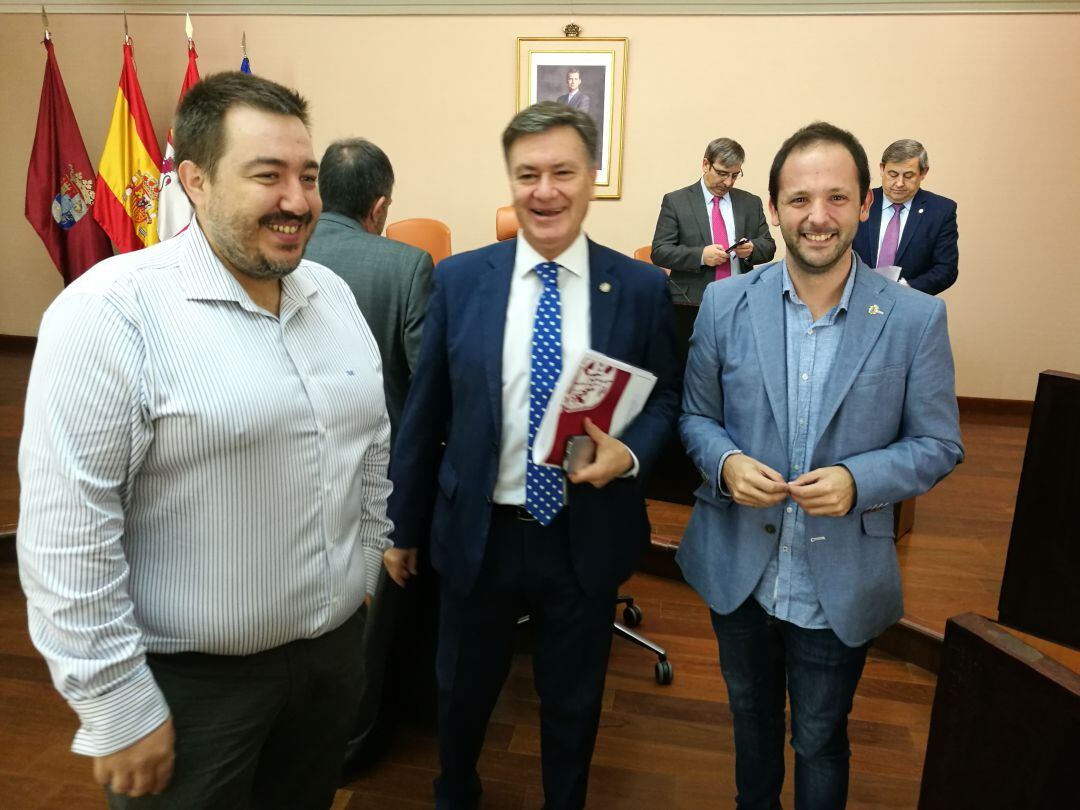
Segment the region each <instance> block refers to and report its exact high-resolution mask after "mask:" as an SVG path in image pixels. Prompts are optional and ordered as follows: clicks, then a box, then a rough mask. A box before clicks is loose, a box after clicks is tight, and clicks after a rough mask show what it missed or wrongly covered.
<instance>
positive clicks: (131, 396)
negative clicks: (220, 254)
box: [18, 222, 391, 755]
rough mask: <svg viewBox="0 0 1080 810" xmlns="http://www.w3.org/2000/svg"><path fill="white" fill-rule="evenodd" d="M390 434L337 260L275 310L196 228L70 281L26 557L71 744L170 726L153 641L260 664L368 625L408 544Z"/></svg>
mask: <svg viewBox="0 0 1080 810" xmlns="http://www.w3.org/2000/svg"><path fill="white" fill-rule="evenodd" d="M389 437H390V423H389V420H388V418H387V414H386V406H385V402H384V398H383V387H382V379H381V363H380V360H379V350H378V347H377V345H376V343H375V340H374V338H373V337H372V335H371V332H370V330H369V329H368V327H367V324H366V323H365V322H364V320H363V317H362V316H361V315H360V311H359V310H358V309H357V306H356V301H355V299H354V298H353V295H352V293H351V292H350V291H349V288H348V287H347V286H346V285H345V283H344V282H343V281H341V279H339V278H338V277H337V276H336V275H334V274H333V273H332V272H330V271H329V270H327V269H326V268H325V267H323V266H321V265H318V264H314V263H312V262H307V261H304V262H301V264H300V266H299V267H298V268H297V269H296V270H295V271H294V272H293V273H292V274H291V275H289V276H287V277H286V278H285V279H283V280H282V282H281V311H280V315H279V316H274V315H271V314H270V313H268V312H266V311H265V310H263V309H261V308H260V307H258V306H256V305H255V304H254V303H253V302H252V301H251V299H250V298H249V297H248V295H247V294H246V293H245V292H244V290H243V288H242V287H241V286H240V285H239V283H238V282H237V281H236V279H235V278H233V276H232V275H231V274H230V273H229V272H228V270H226V269H225V267H224V266H223V265H222V264H221V262H220V261H219V260H218V259H217V257H216V256H215V255H214V253H213V252H212V251H211V249H210V246H209V244H208V243H207V241H206V238H205V236H204V235H203V233H202V231H201V230H200V228H199V226H198V223H197V222H193V223H192V225H191V227H190V228H188V230H187V231H185V232H184V233H183V234H181V235H179V236H177V237H176V238H174V239H171V240H169V241H167V242H162V243H160V244H158V245H155V246H154V247H151V248H148V249H145V250H140V251H137V252H134V253H127V254H124V255H120V256H115V257H113V258H111V259H109V260H107V261H105V262H103V263H101V264H100V265H98V266H97V267H95V268H94V269H92V270H91V271H90V272H88V273H86V274H85V275H83V276H82V277H81V278H79V279H78V280H77V281H76V282H75V283H74V284H72V285H71V286H70V287H68V288H67V289H66V290H65V291H64V292H63V293H62V294H61V295H60V296H59V297H58V298H57V299H56V300H55V301H54V302H53V304H52V306H50V307H49V309H48V311H47V312H46V314H45V317H44V320H43V321H42V325H41V330H40V334H39V338H38V349H37V353H36V355H35V357H34V364H33V370H32V372H31V376H30V383H29V387H28V390H27V398H26V422H25V429H24V432H23V437H22V444H21V446H20V451H19V474H20V477H21V483H22V496H21V501H20V512H21V515H20V521H19V528H18V550H19V563H20V573H21V576H22V582H23V587H24V588H25V590H26V595H27V601H28V612H29V624H30V634H31V637H32V638H33V640H34V643H35V644H36V645H37V647H38V649H39V650H40V651H41V652H42V654H43V655H44V656H45V659H46V661H47V662H48V664H49V668H50V670H51V672H52V677H53V682H54V683H55V685H56V687H57V689H58V690H59V691H60V692H61V693H62V694H63V696H64V697H65V698H66V699H67V700H68V702H69V703H70V704H71V706H72V708H73V709H74V710H75V711H76V713H77V714H78V715H79V719H80V721H81V728H80V729H79V731H78V733H77V734H76V736H75V741H74V744H73V746H72V747H73V750H74V751H76V752H77V753H81V754H89V755H103V754H107V753H111V752H113V751H116V750H119V749H120V748H124V747H126V746H128V745H130V744H132V743H133V742H135V741H136V740H138V739H140V738H142V737H143V736H145V735H146V734H147V733H149V732H150V731H151V730H152V729H153V728H155V727H156V726H157V725H159V724H160V723H161V722H162V721H164V719H165V717H166V715H167V713H168V707H167V705H166V704H165V700H164V698H163V697H162V695H161V693H160V691H159V690H158V688H157V686H156V684H155V683H154V680H153V677H152V675H151V673H150V670H149V669H148V667H147V665H146V662H145V658H144V654H145V652H147V651H149V652H156V653H178V652H183V651H198V652H205V653H215V654H224V655H244V654H250V653H254V652H258V651H261V650H265V649H269V648H272V647H276V646H279V645H282V644H285V643H287V642H290V641H294V640H296V639H301V638H313V637H317V636H320V635H322V634H324V633H326V632H328V631H330V630H333V629H334V628H336V627H338V626H340V625H341V624H342V623H343V622H344V621H345V620H346V619H348V618H349V617H350V616H351V615H352V614H353V613H354V612H355V611H356V610H357V608H358V607H359V605H360V604H361V602H362V601H363V599H364V594H365V592H368V593H370V592H372V591H373V590H374V585H375V581H376V577H377V575H378V573H379V567H380V565H381V556H382V551H383V549H384V548H385V547H386V546H388V545H389V541H388V539H387V538H388V535H389V531H390V528H391V525H390V522H389V520H387V518H386V499H387V496H388V495H389V492H390V484H389V481H388V480H387V478H386V465H387V458H388V452H389Z"/></svg>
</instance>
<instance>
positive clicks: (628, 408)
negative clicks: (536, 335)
mask: <svg viewBox="0 0 1080 810" xmlns="http://www.w3.org/2000/svg"><path fill="white" fill-rule="evenodd" d="M655 384H656V375H654V374H652V373H650V372H648V371H645V370H644V369H640V368H637V367H636V366H632V365H630V364H629V363H623V362H621V361H619V360H615V359H613V358H611V357H608V356H606V355H603V354H601V353H600V352H595V351H593V350H592V349H586V350H585V351H584V352H582V354H581V356H580V358H579V359H578V361H577V362H576V363H567V365H566V367H565V368H564V369H563V372H562V374H561V375H559V382H558V383H557V384H556V386H555V391H554V392H553V393H552V395H551V399H550V400H549V401H548V406H547V410H546V411H545V412H544V418H543V419H542V420H541V421H540V429H539V430H538V431H537V433H536V439H535V440H534V441H533V463H534V464H543V465H547V466H550V467H561V466H562V462H563V456H564V455H565V454H566V440H567V439H569V438H570V437H571V436H580V435H582V434H584V433H585V417H589V419H591V420H592V421H593V424H595V425H596V426H597V427H598V428H600V429H601V430H602V431H604V432H605V433H609V434H611V435H612V436H615V437H616V438H618V436H619V435H620V434H621V433H622V432H623V430H625V429H626V426H627V425H629V424H630V422H632V421H633V420H634V418H635V417H637V415H638V414H639V413H641V409H642V408H643V407H645V402H646V401H647V400H648V398H649V394H651V393H652V389H653V386H654V385H655Z"/></svg>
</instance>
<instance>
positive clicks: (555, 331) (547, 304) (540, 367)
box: [525, 262, 563, 526]
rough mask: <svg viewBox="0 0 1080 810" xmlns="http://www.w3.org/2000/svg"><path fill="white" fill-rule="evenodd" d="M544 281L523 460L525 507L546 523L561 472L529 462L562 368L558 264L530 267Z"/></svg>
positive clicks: (559, 498)
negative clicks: (526, 441)
mask: <svg viewBox="0 0 1080 810" xmlns="http://www.w3.org/2000/svg"><path fill="white" fill-rule="evenodd" d="M533 270H534V271H535V272H536V275H537V276H539V277H540V280H541V281H542V282H544V291H543V292H542V293H540V303H538V304H537V305H536V319H535V320H534V321H533V337H532V360H531V361H530V364H529V452H528V457H527V459H526V461H525V465H526V466H525V509H526V510H527V511H528V513H529V514H530V515H532V516H533V517H534V518H536V519H537V521H539V522H540V525H541V526H547V525H548V524H550V523H551V521H553V520H554V519H555V516H556V515H558V514H559V510H561V509H562V507H563V473H562V470H558V469H555V468H554V467H540V466H537V465H536V464H533V462H532V449H533V441H534V440H535V439H536V432H537V431H538V430H539V429H540V420H541V419H543V418H544V409H545V408H547V404H548V400H549V399H551V393H552V391H554V390H555V383H557V382H558V380H559V373H560V372H561V371H562V306H561V305H560V303H559V265H557V264H555V263H554V262H543V263H542V264H538V265H536V267H534V268H533Z"/></svg>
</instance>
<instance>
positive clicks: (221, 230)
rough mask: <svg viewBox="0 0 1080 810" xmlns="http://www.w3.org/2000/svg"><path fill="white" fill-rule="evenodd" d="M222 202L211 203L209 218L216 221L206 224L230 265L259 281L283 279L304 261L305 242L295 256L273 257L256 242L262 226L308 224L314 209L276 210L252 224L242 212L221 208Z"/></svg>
mask: <svg viewBox="0 0 1080 810" xmlns="http://www.w3.org/2000/svg"><path fill="white" fill-rule="evenodd" d="M217 208H218V206H216V205H213V204H211V205H208V206H207V212H206V213H207V220H208V224H209V223H214V226H213V227H212V228H209V227H208V228H206V229H205V230H206V231H207V232H208V233H207V235H208V236H210V234H211V233H212V236H213V239H212V244H213V247H214V250H215V251H216V252H217V253H218V255H219V256H220V257H221V259H222V261H224V262H225V263H226V264H227V265H228V266H229V267H231V268H232V269H234V270H236V271H237V272H238V273H242V274H243V275H245V276H247V277H248V278H253V279H256V280H258V281H268V280H273V279H282V278H285V276H287V275H289V273H291V272H292V271H293V270H295V269H296V268H297V266H299V264H300V260H301V259H302V258H303V256H304V247H305V246H306V243H305V244H304V245H299V246H298V249H297V250H296V255H295V256H291V255H290V256H287V257H285V258H283V259H279V260H276V261H275V260H273V259H271V258H270V257H269V256H267V255H266V254H265V253H263V252H262V251H260V250H259V249H258V248H257V247H255V245H256V244H257V241H258V234H259V230H260V229H261V228H264V227H267V226H269V225H297V226H299V227H301V228H306V227H307V226H308V225H309V224H310V223H311V219H312V217H311V212H310V211H308V212H307V213H306V214H303V215H301V216H295V215H293V214H285V213H280V212H279V213H276V214H267V215H266V216H264V217H261V218H260V219H259V221H258V222H257V223H256V224H255V226H254V227H251V226H249V225H248V224H247V223H246V222H245V221H244V219H243V215H242V214H239V213H230V212H225V211H218V210H215V209H217Z"/></svg>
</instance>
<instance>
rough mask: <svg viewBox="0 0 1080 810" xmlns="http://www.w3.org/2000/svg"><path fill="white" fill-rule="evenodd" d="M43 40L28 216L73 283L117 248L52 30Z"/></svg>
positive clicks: (67, 280) (28, 182)
mask: <svg viewBox="0 0 1080 810" xmlns="http://www.w3.org/2000/svg"><path fill="white" fill-rule="evenodd" d="M43 44H44V45H45V80H44V81H43V82H42V85H41V105H40V106H39V107H38V121H37V132H36V134H35V135H34V149H33V151H32V152H31V153H30V165H29V167H28V168H27V171H26V218H27V219H28V220H29V221H30V224H31V225H32V226H34V230H35V231H37V234H38V236H40V237H41V241H42V242H44V243H45V247H46V248H47V249H48V251H49V255H50V256H51V257H52V260H53V263H54V264H56V269H57V270H59V271H60V275H62V276H63V277H64V284H65V285H67V284H70V283H71V282H72V281H74V280H75V279H76V278H78V277H79V276H80V275H82V274H83V273H84V272H86V271H87V270H89V269H90V268H91V267H93V266H94V265H95V264H97V263H98V262H100V261H101V260H102V259H106V258H108V257H109V256H112V248H111V247H110V245H109V238H108V237H107V236H106V235H105V232H104V231H103V230H101V226H100V225H98V223H97V222H95V221H94V217H93V216H92V208H93V205H94V169H93V165H92V164H91V163H90V157H89V156H88V155H87V154H86V146H85V145H84V144H83V139H82V134H81V133H80V132H79V124H78V123H77V122H76V120H75V113H74V112H72V110H71V102H70V101H69V100H68V94H67V90H66V89H65V88H64V80H63V78H61V76H60V66H59V65H58V64H57V63H56V54H55V53H54V52H53V43H52V37H51V36H50V35H49V34H48V32H46V34H45V41H44V43H43Z"/></svg>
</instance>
